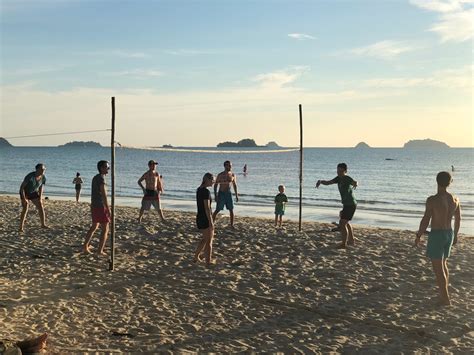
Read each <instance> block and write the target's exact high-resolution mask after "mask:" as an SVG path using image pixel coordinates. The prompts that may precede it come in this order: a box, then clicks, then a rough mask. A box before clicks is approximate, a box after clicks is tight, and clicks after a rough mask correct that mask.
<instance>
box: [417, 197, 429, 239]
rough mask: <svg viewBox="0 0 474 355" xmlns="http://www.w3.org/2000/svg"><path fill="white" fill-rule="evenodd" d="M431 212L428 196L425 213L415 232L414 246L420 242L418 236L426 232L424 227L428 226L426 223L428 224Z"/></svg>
mask: <svg viewBox="0 0 474 355" xmlns="http://www.w3.org/2000/svg"><path fill="white" fill-rule="evenodd" d="M432 214H433V212H432V206H431V200H430V199H429V198H428V199H427V200H426V207H425V214H424V215H423V218H422V219H421V222H420V228H418V232H417V233H416V239H415V246H418V245H419V244H420V238H421V236H422V235H423V234H424V233H425V232H426V228H428V225H429V224H430V220H431V216H432Z"/></svg>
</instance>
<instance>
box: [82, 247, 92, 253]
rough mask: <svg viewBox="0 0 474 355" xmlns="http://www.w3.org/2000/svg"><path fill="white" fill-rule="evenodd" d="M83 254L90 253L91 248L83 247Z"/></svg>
mask: <svg viewBox="0 0 474 355" xmlns="http://www.w3.org/2000/svg"><path fill="white" fill-rule="evenodd" d="M83 251H84V254H90V253H91V249H90V247H84V250H83Z"/></svg>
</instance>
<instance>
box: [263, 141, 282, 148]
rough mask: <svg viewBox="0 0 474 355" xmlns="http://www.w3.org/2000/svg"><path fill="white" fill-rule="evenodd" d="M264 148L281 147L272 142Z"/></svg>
mask: <svg viewBox="0 0 474 355" xmlns="http://www.w3.org/2000/svg"><path fill="white" fill-rule="evenodd" d="M265 147H267V148H281V147H280V146H279V145H278V143H277V142H273V141H271V142H268V143H267V144H266V145H265Z"/></svg>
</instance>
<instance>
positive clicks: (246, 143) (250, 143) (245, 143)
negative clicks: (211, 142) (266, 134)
mask: <svg viewBox="0 0 474 355" xmlns="http://www.w3.org/2000/svg"><path fill="white" fill-rule="evenodd" d="M236 147H237V148H280V146H279V145H278V144H277V143H276V142H268V143H267V144H266V145H257V143H255V140H253V139H251V138H245V139H241V140H240V141H238V142H237V143H236V142H229V141H227V142H223V143H219V144H218V145H217V148H236Z"/></svg>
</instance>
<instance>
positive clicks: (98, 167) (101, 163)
mask: <svg viewBox="0 0 474 355" xmlns="http://www.w3.org/2000/svg"><path fill="white" fill-rule="evenodd" d="M108 163H109V162H108V161H107V160H99V162H98V163H97V170H99V173H100V169H101V168H103V167H104V166H106V165H107V164H108Z"/></svg>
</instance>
